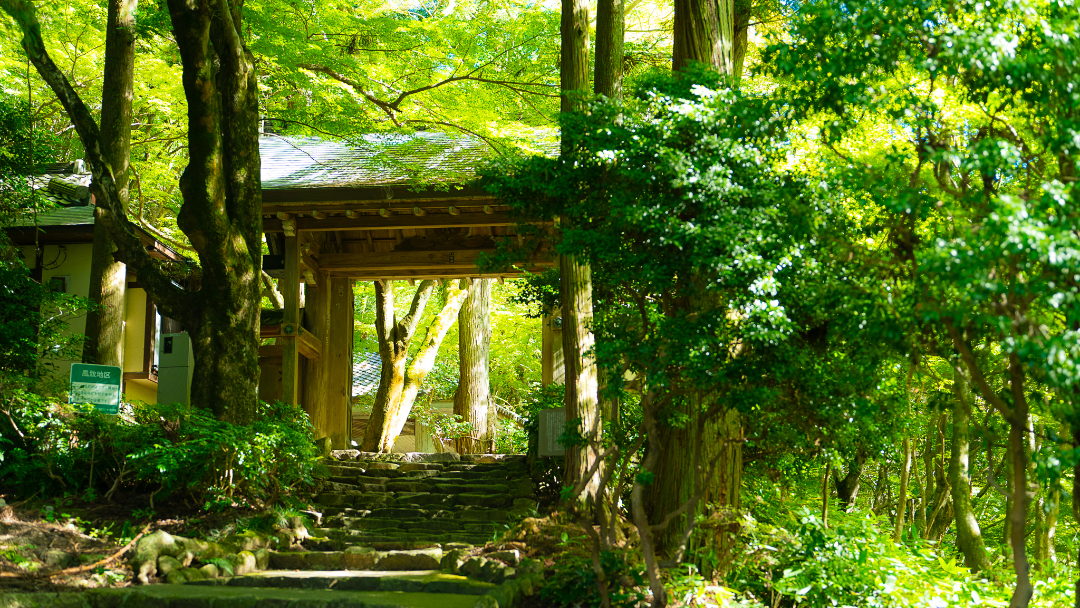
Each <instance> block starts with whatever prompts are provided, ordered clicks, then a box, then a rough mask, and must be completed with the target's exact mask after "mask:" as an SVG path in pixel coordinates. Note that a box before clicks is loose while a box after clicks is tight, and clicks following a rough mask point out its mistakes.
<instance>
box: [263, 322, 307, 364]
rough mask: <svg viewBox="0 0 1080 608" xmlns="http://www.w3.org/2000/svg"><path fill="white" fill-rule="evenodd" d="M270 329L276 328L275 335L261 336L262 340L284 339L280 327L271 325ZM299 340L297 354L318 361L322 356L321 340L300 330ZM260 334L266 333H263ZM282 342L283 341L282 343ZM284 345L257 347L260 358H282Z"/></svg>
mask: <svg viewBox="0 0 1080 608" xmlns="http://www.w3.org/2000/svg"><path fill="white" fill-rule="evenodd" d="M271 327H275V328H278V333H277V334H276V335H273V334H271V335H263V336H262V337H264V338H284V337H285V336H283V335H282V334H281V333H280V328H281V326H280V325H273V326H271ZM300 331H301V333H300V340H299V343H298V348H299V353H300V354H301V355H303V356H304V357H305V358H307V359H309V360H311V361H318V360H319V358H320V357H321V356H322V340H319V339H318V338H316V337H315V336H314V335H312V333H311V332H310V331H307V330H305V329H303V328H301V330H300ZM262 333H264V334H265V333H266V332H265V331H264V332H262ZM282 342H284V341H282ZM284 355H285V345H284V343H282V344H264V345H262V346H260V347H259V356H260V357H284Z"/></svg>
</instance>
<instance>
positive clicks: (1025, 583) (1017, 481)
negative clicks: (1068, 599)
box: [1008, 354, 1035, 608]
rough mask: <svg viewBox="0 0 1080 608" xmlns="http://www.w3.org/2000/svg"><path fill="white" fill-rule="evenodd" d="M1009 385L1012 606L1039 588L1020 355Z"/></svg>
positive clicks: (1020, 606) (1021, 605)
mask: <svg viewBox="0 0 1080 608" xmlns="http://www.w3.org/2000/svg"><path fill="white" fill-rule="evenodd" d="M1009 385H1010V386H1009V388H1010V392H1011V393H1012V401H1013V407H1012V416H1011V417H1010V420H1009V453H1010V455H1011V456H1012V465H1013V466H1012V469H1013V470H1012V487H1013V490H1012V504H1011V505H1009V514H1008V518H1009V524H1010V526H1011V530H1010V534H1009V544H1010V545H1012V553H1013V570H1014V571H1015V572H1016V587H1015V588H1014V589H1013V595H1012V598H1011V599H1010V600H1009V608H1027V605H1028V603H1029V602H1031V596H1032V595H1033V594H1034V592H1035V589H1034V587H1032V585H1031V575H1030V566H1029V564H1028V557H1027V546H1026V538H1027V536H1026V533H1025V532H1026V529H1025V528H1026V525H1027V507H1028V500H1029V497H1028V481H1027V472H1028V471H1027V464H1028V463H1027V460H1028V457H1027V449H1026V448H1027V445H1026V444H1027V442H1028V437H1027V435H1028V433H1030V425H1031V423H1030V419H1029V414H1028V402H1027V395H1025V394H1024V370H1023V367H1022V364H1021V363H1020V357H1019V356H1017V355H1016V354H1011V355H1009Z"/></svg>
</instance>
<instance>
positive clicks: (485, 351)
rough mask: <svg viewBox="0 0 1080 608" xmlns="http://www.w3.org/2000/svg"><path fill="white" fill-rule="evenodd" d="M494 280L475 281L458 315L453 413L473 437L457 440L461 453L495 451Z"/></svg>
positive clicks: (458, 449)
mask: <svg viewBox="0 0 1080 608" xmlns="http://www.w3.org/2000/svg"><path fill="white" fill-rule="evenodd" d="M491 281H492V279H476V280H474V281H473V282H472V285H470V286H469V295H468V297H466V298H465V303H464V304H463V305H462V306H461V311H460V312H458V367H459V369H460V375H459V382H458V390H457V394H456V395H455V396H454V413H455V414H457V415H458V416H461V419H462V420H464V421H465V422H468V423H469V425H470V426H471V427H472V429H473V436H472V437H462V438H461V439H458V441H457V451H458V453H459V454H484V453H487V452H491V451H493V448H494V432H493V430H494V426H495V415H494V412H493V411H492V407H491V380H490V378H489V375H488V357H489V355H490V352H491Z"/></svg>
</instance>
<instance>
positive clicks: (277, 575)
mask: <svg viewBox="0 0 1080 608" xmlns="http://www.w3.org/2000/svg"><path fill="white" fill-rule="evenodd" d="M219 581H221V582H219ZM207 582H208V583H211V581H207ZM212 583H217V584H219V585H220V584H224V585H225V586H228V587H247V588H263V589H334V590H337V591H400V592H407V593H409V592H411V593H452V594H458V595H484V594H485V593H487V592H488V591H490V590H491V589H493V588H494V587H495V585H494V584H492V583H485V582H482V581H476V580H471V579H469V578H467V577H464V576H458V575H455V574H447V573H444V572H430V571H420V572H400V573H395V572H370V571H369V572H364V571H348V570H346V571H329V572H294V571H284V570H277V571H275V570H268V571H266V572H259V573H257V574H252V575H248V576H238V577H234V578H231V579H227V580H225V579H218V580H215V581H212Z"/></svg>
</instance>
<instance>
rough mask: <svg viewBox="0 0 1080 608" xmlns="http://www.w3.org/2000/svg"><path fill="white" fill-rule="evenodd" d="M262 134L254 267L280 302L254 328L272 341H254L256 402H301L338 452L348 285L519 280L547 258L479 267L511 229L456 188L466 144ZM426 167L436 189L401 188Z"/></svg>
mask: <svg viewBox="0 0 1080 608" xmlns="http://www.w3.org/2000/svg"><path fill="white" fill-rule="evenodd" d="M262 139H263V144H262V146H261V152H262V159H263V170H262V183H263V231H264V233H265V237H266V243H267V247H268V249H269V252H270V253H269V255H267V256H265V257H264V260H263V268H264V270H265V271H266V272H267V273H268V274H270V275H271V276H274V277H276V278H278V279H280V280H279V289H280V291H281V294H282V296H283V300H284V310H282V311H274V312H264V315H263V319H262V328H261V336H262V337H263V338H275V340H274V342H275V343H274V344H271V345H264V346H262V347H261V348H260V349H259V357H260V360H259V362H260V367H261V368H262V377H261V379H260V388H259V393H260V398H262V399H263V400H274V399H281V400H282V401H285V402H288V403H293V404H300V405H302V406H303V407H304V409H305V411H307V412H308V414H309V415H310V416H311V420H312V423H313V425H314V426H315V432H316V436H317V437H330V438H331V440H332V443H333V445H334V447H335V448H346V447H349V441H350V439H351V438H350V437H349V435H350V426H351V407H350V401H351V389H352V342H353V290H352V285H353V281H356V280H363V281H377V280H402V279H404V280H410V281H416V280H423V279H441V280H452V279H472V278H498V277H516V276H520V274H521V273H522V272H523V271H525V270H530V271H536V270H539V269H541V268H543V267H547V266H551V265H553V263H554V259H553V258H550V257H547V256H542V255H541V256H537V257H536V258H535V259H533V260H530V261H529V267H528V268H520V269H514V270H510V271H506V272H500V273H481V272H480V269H479V268H478V267H477V262H478V260H479V256H480V255H481V253H482V252H492V251H494V250H495V247H496V245H497V242H498V241H499V240H500V239H505V238H513V237H515V235H516V230H515V224H516V222H515V221H514V220H512V219H511V218H510V215H509V213H508V208H507V207H506V206H505V205H503V204H501V203H500V201H498V200H496V199H495V198H494V197H492V196H491V195H488V194H487V193H485V192H483V191H481V190H479V189H477V188H474V187H467V186H462V185H461V184H462V181H460V176H461V175H463V174H464V175H466V176H467V174H468V173H469V172H470V171H471V169H472V168H473V167H475V165H476V163H477V162H479V160H480V150H479V146H478V144H476V143H475V142H474V141H472V140H462V139H460V138H453V137H449V136H445V135H434V134H418V135H417V136H410V137H401V138H398V139H397V140H389V141H387V140H386V138H384V140H383V141H378V142H376V143H377V144H378V145H377V146H376V145H373V146H371V148H367V147H364V146H359V147H358V146H344V145H341V144H336V143H331V142H325V141H322V140H316V139H295V138H284V137H279V136H269V137H263V138H262ZM372 149H378V150H379V152H373V151H372ZM387 150H389V151H390V152H389V153H388V152H387ZM379 155H382V156H383V157H382V158H379ZM447 167H451V168H454V167H456V168H458V169H461V170H462V171H461V172H460V173H458V174H457V176H455V177H453V178H451V179H450V180H446V181H443V182H441V183H438V180H437V179H431V177H432V175H434V176H435V177H438V176H440V175H446V174H447V173H451V172H450V171H448V170H447ZM424 171H427V172H428V174H427V175H426V176H425V177H427V178H428V183H432V182H435V183H436V184H437V185H433V186H428V187H415V186H410V185H407V182H410V181H413V182H414V181H415V177H416V175H417V172H424ZM455 182H456V183H455Z"/></svg>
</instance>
